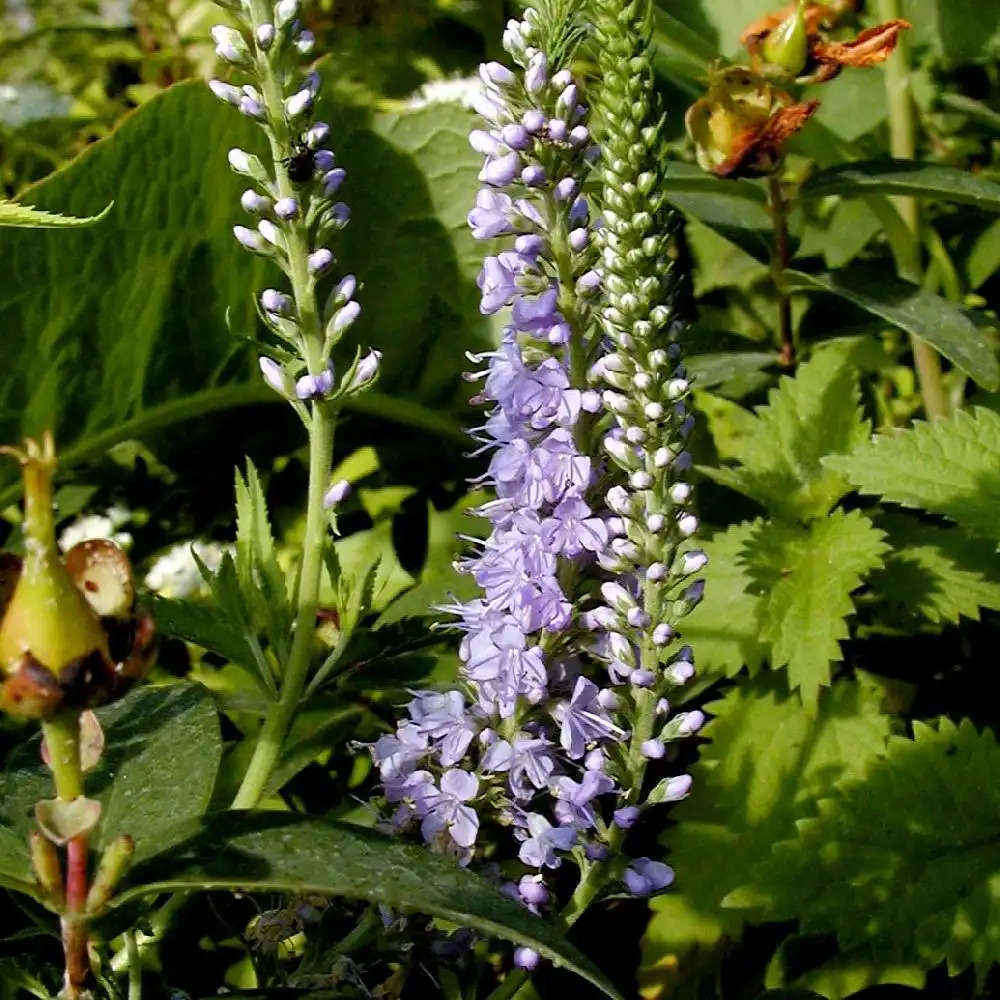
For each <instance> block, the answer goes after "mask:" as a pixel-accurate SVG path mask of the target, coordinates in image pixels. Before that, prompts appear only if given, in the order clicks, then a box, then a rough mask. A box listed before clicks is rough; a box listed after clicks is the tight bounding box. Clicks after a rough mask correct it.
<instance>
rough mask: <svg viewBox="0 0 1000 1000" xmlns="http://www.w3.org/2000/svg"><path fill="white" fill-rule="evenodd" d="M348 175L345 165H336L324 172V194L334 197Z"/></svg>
mask: <svg viewBox="0 0 1000 1000" xmlns="http://www.w3.org/2000/svg"><path fill="white" fill-rule="evenodd" d="M321 152H322V150H321ZM346 177H347V171H346V170H345V169H344V168H343V167H335V168H334V169H333V170H328V171H327V172H326V173H325V174H323V194H324V195H325V196H326V197H327V198H332V197H333V196H334V195H335V194H336V193H337V190H338V189H339V188H340V185H341V184H343V183H344V180H345V179H346Z"/></svg>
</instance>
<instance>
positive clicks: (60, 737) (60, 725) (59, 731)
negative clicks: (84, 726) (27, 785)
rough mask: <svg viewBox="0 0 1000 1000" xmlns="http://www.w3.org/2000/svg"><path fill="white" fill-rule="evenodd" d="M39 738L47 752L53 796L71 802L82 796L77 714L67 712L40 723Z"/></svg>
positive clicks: (78, 720)
mask: <svg viewBox="0 0 1000 1000" xmlns="http://www.w3.org/2000/svg"><path fill="white" fill-rule="evenodd" d="M42 737H43V739H44V740H45V745H46V747H47V748H48V751H49V767H50V768H51V770H52V777H53V780H54V781H55V786H56V796H57V798H59V799H62V801H63V802H72V801H73V800H74V799H77V798H79V797H80V796H81V795H83V770H82V769H81V767H80V713H79V712H74V711H69V712H61V713H60V714H59V715H56V716H54V717H53V718H51V719H47V720H45V721H43V722H42Z"/></svg>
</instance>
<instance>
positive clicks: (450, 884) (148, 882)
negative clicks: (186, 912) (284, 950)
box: [111, 812, 619, 998]
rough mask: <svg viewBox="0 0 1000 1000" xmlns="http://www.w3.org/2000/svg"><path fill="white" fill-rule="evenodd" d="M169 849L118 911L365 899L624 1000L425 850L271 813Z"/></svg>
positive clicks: (472, 879) (237, 818)
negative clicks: (495, 941) (250, 900)
mask: <svg viewBox="0 0 1000 1000" xmlns="http://www.w3.org/2000/svg"><path fill="white" fill-rule="evenodd" d="M164 840H165V841H166V842H167V843H170V844H171V846H169V847H167V848H166V849H165V850H163V851H161V852H160V853H158V854H156V855H154V856H153V857H150V858H147V859H146V860H145V861H143V862H140V863H139V864H137V865H134V866H133V867H132V868H131V869H130V870H129V872H128V873H127V875H126V876H125V880H124V883H123V885H122V889H121V891H120V892H119V894H118V895H117V896H116V897H115V898H114V900H113V901H112V903H111V905H112V906H120V905H122V904H124V903H127V902H129V901H130V900H133V899H136V898H137V897H140V896H148V895H155V894H157V893H161V892H185V891H192V890H198V889H229V890H240V891H242V892H288V893H301V892H316V893H321V894H323V895H327V896H345V897H347V898H349V899H366V900H369V901H370V902H373V903H381V904H383V905H385V906H388V907H391V908H392V909H395V910H402V911H407V912H419V913H426V914H429V915H431V916H435V917H440V918H442V919H444V920H449V921H452V922H453V923H456V924H459V925H460V926H463V927H471V928H473V929H475V930H477V931H479V932H480V933H482V934H485V935H490V936H494V937H501V938H504V939H506V940H508V941H513V942H515V943H516V944H520V945H526V946H528V947H530V948H534V949H535V951H537V952H538V953H539V954H540V955H543V956H545V957H546V958H548V959H550V960H551V961H552V962H554V963H555V964H557V965H561V966H565V967H566V968H567V969H570V970H571V971H573V972H575V973H576V974H577V975H579V976H582V977H583V978H584V979H586V980H588V981H589V982H591V983H593V984H594V985H595V986H597V987H598V988H599V989H600V990H602V991H603V992H604V993H605V994H606V995H607V996H609V997H616V998H617V997H619V994H618V992H617V991H616V990H615V988H614V987H613V986H612V985H611V984H610V983H609V982H608V981H607V979H605V978H604V976H603V975H602V974H601V973H600V972H599V971H598V970H597V968H595V967H594V965H593V964H592V963H591V962H589V961H588V960H587V959H586V958H584V957H583V955H581V954H580V953H579V952H578V951H577V950H576V949H575V948H574V947H573V946H572V945H571V944H569V942H568V941H566V940H565V939H564V938H563V937H562V936H561V935H560V934H559V932H558V931H557V930H556V929H555V928H554V927H553V926H552V925H551V924H548V923H546V922H545V921H544V920H542V919H540V918H538V917H535V916H533V915H532V914H531V913H529V912H528V911H527V910H525V909H524V907H522V906H520V905H519V904H518V903H515V902H514V901H513V900H511V899H509V898H508V897H507V896H504V895H503V893H501V892H500V891H499V890H498V889H496V888H495V887H494V886H493V885H492V884H490V883H489V882H487V881H486V879H484V878H482V877H480V876H478V875H475V874H473V873H472V872H470V871H468V870H467V869H464V868H460V867H459V866H458V865H457V864H456V863H455V862H454V861H453V860H451V859H449V858H447V857H445V856H444V855H441V854H433V853H432V852H431V851H429V850H427V849H426V848H425V847H421V846H418V845H415V844H406V843H403V842H402V841H400V840H396V839H393V838H391V837H387V836H384V835H383V834H380V833H377V832H376V831H374V830H366V829H364V828H363V827H359V826H353V825H351V824H349V823H336V822H325V821H323V820H318V819H312V818H310V817H306V816H298V815H289V814H287V813H274V812H265V813H254V812H222V813H216V814H213V815H210V816H206V817H204V818H203V819H202V820H200V821H198V822H197V823H193V824H190V825H188V826H185V827H182V828H179V829H177V828H175V829H173V830H168V831H166V832H165V833H164Z"/></svg>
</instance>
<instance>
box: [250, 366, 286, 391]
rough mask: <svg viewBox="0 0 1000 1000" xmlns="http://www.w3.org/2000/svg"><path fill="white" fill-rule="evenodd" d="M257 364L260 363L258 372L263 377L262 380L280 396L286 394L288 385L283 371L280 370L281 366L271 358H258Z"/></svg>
mask: <svg viewBox="0 0 1000 1000" xmlns="http://www.w3.org/2000/svg"><path fill="white" fill-rule="evenodd" d="M257 364H258V365H260V373H261V375H262V376H263V378H264V381H265V382H266V383H267V384H268V385H269V386H270V387H271V388H272V389H273V390H274V391H275V392H277V393H279V394H280V395H282V396H287V395H288V385H287V380H286V379H285V373H284V372H283V371H282V370H281V366H280V365H279V364H278V363H277V362H276V361H274V360H272V359H271V358H258V359H257Z"/></svg>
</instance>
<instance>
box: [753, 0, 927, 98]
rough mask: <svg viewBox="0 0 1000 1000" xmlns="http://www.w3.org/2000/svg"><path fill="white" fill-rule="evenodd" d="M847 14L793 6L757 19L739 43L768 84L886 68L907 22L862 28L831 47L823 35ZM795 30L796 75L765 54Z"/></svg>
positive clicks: (811, 80)
mask: <svg viewBox="0 0 1000 1000" xmlns="http://www.w3.org/2000/svg"><path fill="white" fill-rule="evenodd" d="M844 12H845V8H844V5H843V4H840V5H834V4H811V5H808V6H806V5H804V4H799V3H793V4H791V5H790V6H789V7H786V8H785V9H783V10H780V11H776V12H775V13H772V14H767V15H766V16H764V17H762V18H760V19H759V20H757V21H755V22H754V23H753V24H751V25H750V27H748V28H747V29H746V31H744V32H743V35H742V36H741V41H742V42H743V44H744V45H745V46H746V47H747V49H748V51H749V52H750V56H751V59H752V61H753V68H754V70H755V71H756V72H757V73H760V74H761V75H762V76H764V77H767V78H769V79H777V80H785V81H787V80H790V79H793V78H794V79H795V80H797V81H798V82H799V83H825V82H826V81H827V80H832V79H833V78H834V77H835V76H837V74H838V73H840V71H841V70H842V69H843V68H844V67H845V66H875V65H877V64H878V63H881V62H885V60H886V59H888V58H889V56H890V55H891V54H892V52H893V50H894V49H895V48H896V43H897V41H898V40H899V35H900V32H902V31H905V30H906V29H907V28H910V27H912V25H911V24H910V23H909V22H908V21H903V20H899V19H897V20H893V21H887V22H886V23H885V24H880V25H877V26H876V27H874V28H866V29H865V30H864V31H862V32H861V34H860V35H858V37H857V38H855V39H853V40H851V41H845V42H840V41H831V40H829V39H827V38H824V37H823V34H822V32H823V30H824V29H829V28H832V27H834V26H835V25H836V23H837V21H838V19H839V18H840V16H841V15H842V14H843V13H844ZM795 24H797V25H798V27H799V29H800V31H801V32H802V34H804V36H805V60H804V62H803V63H802V65H801V66H797V67H796V69H795V71H794V72H790V71H789V67H788V66H787V65H782V64H781V60H776V59H774V58H773V53H770V52H769V49H774V48H775V42H776V40H778V39H779V37H780V36H781V34H782V33H786V32H789V29H790V28H791V26H792V25H795Z"/></svg>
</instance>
